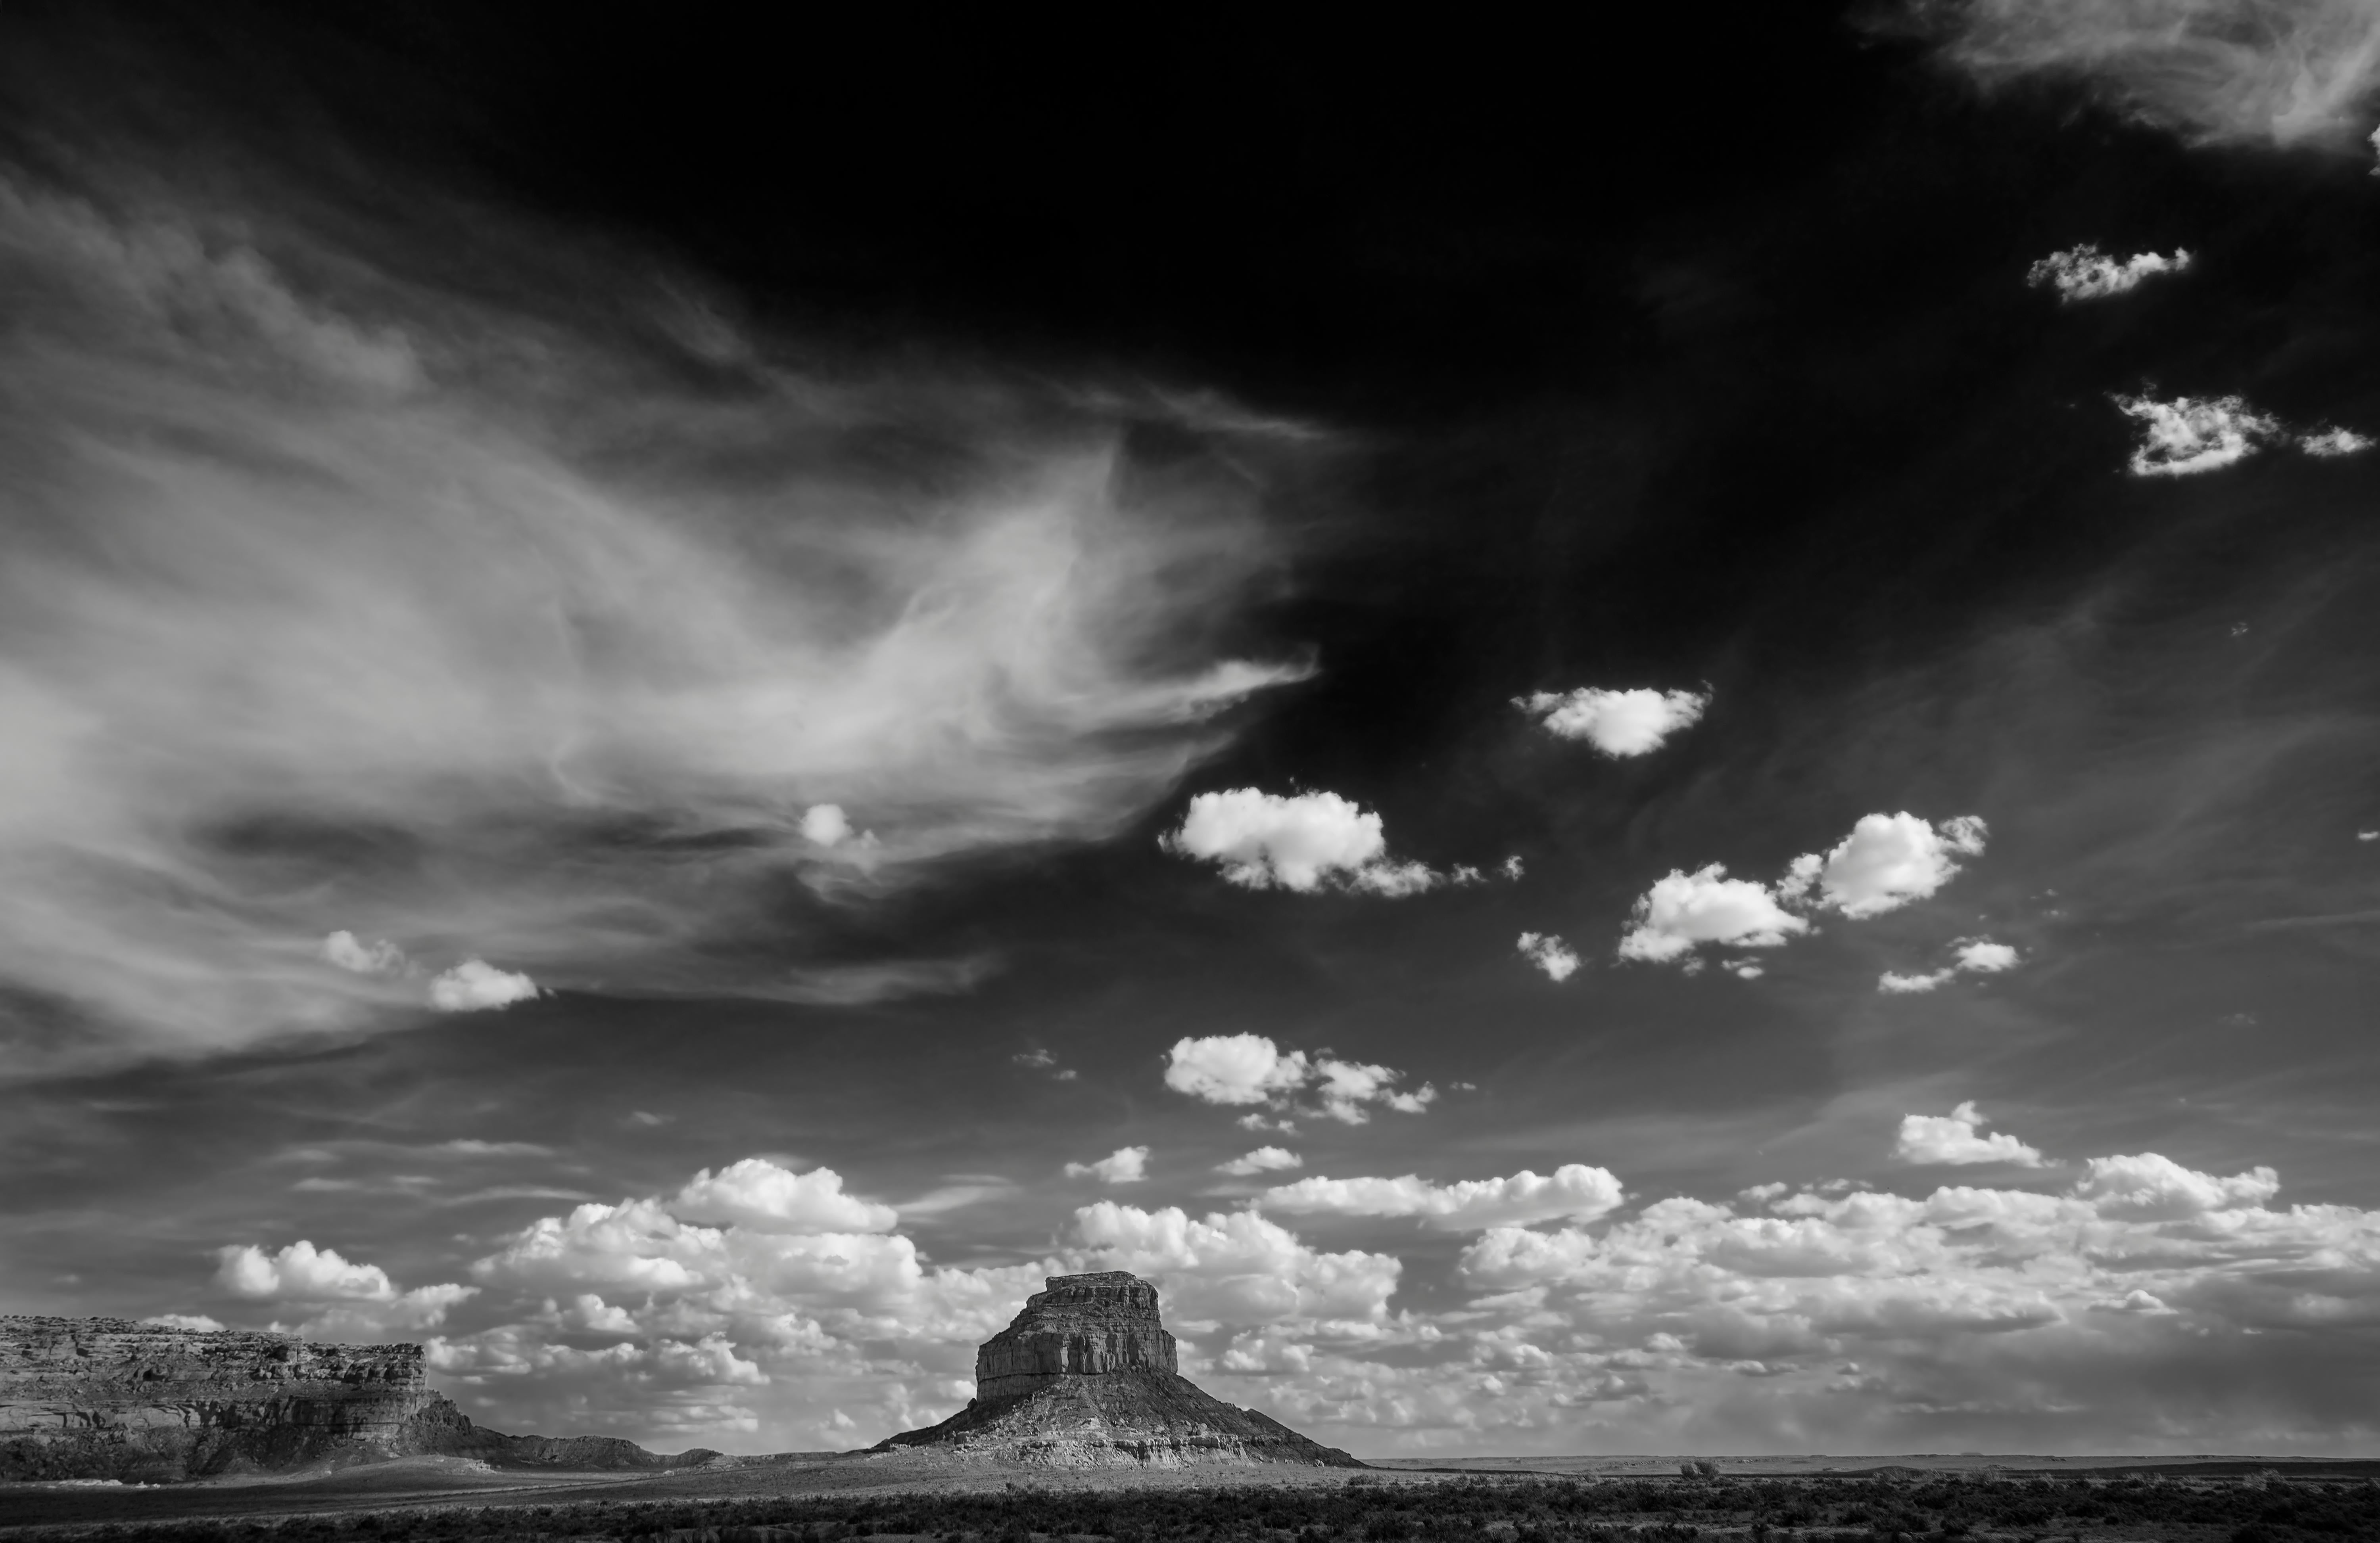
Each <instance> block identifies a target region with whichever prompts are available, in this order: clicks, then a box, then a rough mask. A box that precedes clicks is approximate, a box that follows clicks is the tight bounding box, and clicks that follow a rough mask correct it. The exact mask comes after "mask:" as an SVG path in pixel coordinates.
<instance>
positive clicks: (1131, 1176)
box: [1066, 1147, 1148, 1184]
mask: <svg viewBox="0 0 2380 1543" xmlns="http://www.w3.org/2000/svg"><path fill="white" fill-rule="evenodd" d="M1066 1176H1067V1177H1068V1178H1095V1179H1098V1180H1099V1182H1100V1183H1101V1184H1138V1183H1139V1182H1140V1181H1141V1180H1143V1179H1145V1178H1147V1176H1148V1149H1147V1147H1118V1148H1116V1150H1115V1151H1111V1152H1110V1153H1108V1154H1107V1155H1106V1156H1105V1157H1102V1158H1100V1159H1099V1161H1098V1162H1096V1163H1067V1164H1066Z"/></svg>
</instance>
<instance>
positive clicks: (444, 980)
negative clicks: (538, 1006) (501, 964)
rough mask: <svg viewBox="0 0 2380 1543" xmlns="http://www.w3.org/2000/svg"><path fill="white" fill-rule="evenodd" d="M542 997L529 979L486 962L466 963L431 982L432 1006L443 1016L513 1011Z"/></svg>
mask: <svg viewBox="0 0 2380 1543" xmlns="http://www.w3.org/2000/svg"><path fill="white" fill-rule="evenodd" d="M536 995H538V989H537V982H535V981H532V980H530V979H529V978H528V976H526V975H519V974H515V973H513V972H512V971H509V970H498V969H497V968H496V967H495V966H494V965H492V964H490V963H488V962H487V961H486V960H485V959H465V960H464V961H463V962H462V963H461V964H458V965H456V966H455V968H454V969H452V970H447V971H445V972H444V973H443V974H441V975H438V976H436V977H434V978H432V979H431V982H430V1005H431V1007H435V1008H437V1009H438V1010H439V1011H440V1012H442V1013H477V1012H485V1011H487V1010H488V1009H490V1008H492V1007H511V1006H512V1005H513V1004H514V1003H516V1002H527V1001H529V1000H531V999H532V998H534V997H535V996H536Z"/></svg>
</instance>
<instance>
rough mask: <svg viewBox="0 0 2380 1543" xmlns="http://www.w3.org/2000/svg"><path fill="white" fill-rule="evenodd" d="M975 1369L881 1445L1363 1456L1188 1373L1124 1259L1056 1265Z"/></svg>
mask: <svg viewBox="0 0 2380 1543" xmlns="http://www.w3.org/2000/svg"><path fill="white" fill-rule="evenodd" d="M975 1380H976V1396H975V1399H974V1401H973V1402H972V1403H970V1404H968V1405H967V1406H966V1407H965V1408H964V1409H962V1410H960V1411H959V1412H958V1413H957V1414H955V1415H953V1416H951V1417H950V1418H949V1419H946V1420H944V1421H943V1422H942V1423H941V1424H940V1425H937V1426H932V1427H929V1428H926V1429H924V1430H908V1431H904V1432H902V1433H901V1434H900V1435H898V1436H894V1437H892V1438H890V1439H889V1440H887V1441H884V1442H882V1443H881V1444H880V1445H879V1446H878V1447H877V1448H876V1450H877V1451H879V1452H890V1451H893V1450H896V1449H898V1448H902V1447H916V1448H927V1449H940V1450H942V1451H945V1452H948V1453H952V1454H953V1455H956V1456H961V1457H969V1458H977V1459H982V1460H986V1461H997V1462H1006V1463H1024V1464H1032V1465H1044V1466H1050V1467H1099V1468H1107V1467H1160V1468H1180V1467H1189V1466H1193V1465H1206V1464H1247V1463H1264V1464H1290V1465H1297V1466H1300V1467H1336V1468H1360V1467H1363V1466H1364V1465H1363V1464H1362V1463H1359V1462H1357V1461H1356V1460H1355V1459H1354V1458H1353V1457H1350V1456H1349V1455H1347V1453H1343V1452H1341V1451H1339V1450H1338V1449H1337V1448H1335V1447H1326V1446H1323V1445H1322V1444H1321V1443H1319V1442H1318V1441H1309V1440H1307V1439H1306V1438H1305V1437H1304V1436H1301V1435H1299V1434H1298V1433H1297V1432H1296V1431H1294V1430H1292V1429H1290V1428H1289V1427H1287V1426H1285V1425H1282V1424H1281V1422H1280V1421H1278V1420H1275V1419H1272V1418H1270V1417H1269V1416H1264V1415H1260V1414H1258V1413H1257V1412H1256V1411H1255V1410H1253V1409H1242V1408H1239V1407H1236V1406H1235V1405H1233V1404H1226V1403H1224V1402H1223V1401H1222V1400H1221V1399H1219V1398H1216V1397H1214V1396H1212V1395H1211V1394H1209V1393H1207V1392H1203V1391H1202V1390H1201V1389H1200V1388H1199V1387H1198V1385H1197V1384H1196V1383H1195V1382H1193V1381H1191V1380H1189V1379H1188V1378H1186V1377H1184V1376H1183V1375H1182V1374H1181V1372H1180V1371H1179V1370H1177V1369H1176V1363H1175V1356H1174V1349H1173V1336H1172V1334H1169V1333H1167V1332H1165V1328H1164V1325H1163V1324H1162V1323H1161V1322H1160V1320H1159V1318H1158V1308H1157V1288H1156V1287H1155V1286H1152V1285H1150V1284H1148V1283H1147V1281H1144V1280H1141V1279H1140V1278H1139V1277H1137V1276H1135V1275H1129V1274H1126V1273H1124V1272H1122V1271H1109V1272H1105V1273H1103V1274H1097V1275H1052V1276H1050V1280H1049V1288H1048V1289H1047V1290H1044V1291H1038V1292H1036V1293H1034V1294H1033V1296H1031V1297H1029V1298H1028V1299H1027V1300H1026V1304H1025V1310H1024V1311H1023V1312H1021V1313H1018V1314H1017V1315H1016V1320H1015V1321H1014V1322H1013V1323H1011V1324H1010V1325H1009V1326H1008V1327H1007V1328H1005V1329H1003V1330H1002V1331H1001V1332H999V1333H997V1334H995V1335H993V1336H992V1337H991V1338H990V1339H989V1340H987V1341H985V1342H984V1344H983V1347H982V1348H981V1349H979V1350H977V1352H976V1358H975Z"/></svg>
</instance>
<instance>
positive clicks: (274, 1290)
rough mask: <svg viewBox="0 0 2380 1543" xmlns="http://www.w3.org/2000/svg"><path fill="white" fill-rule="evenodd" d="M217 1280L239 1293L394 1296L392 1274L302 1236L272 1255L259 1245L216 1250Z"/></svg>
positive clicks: (380, 1298) (303, 1296) (310, 1297)
mask: <svg viewBox="0 0 2380 1543" xmlns="http://www.w3.org/2000/svg"><path fill="white" fill-rule="evenodd" d="M218 1256H219V1257H220V1259H221V1260H222V1261H223V1262H222V1263H221V1264H220V1265H219V1266H218V1267H217V1269H216V1271H215V1280H216V1282H217V1284H220V1285H222V1286H223V1288H224V1289H225V1290H226V1291H229V1292H232V1293H233V1294H235V1295H237V1296H256V1297H268V1296H293V1297H297V1298H301V1299H308V1300H321V1299H323V1298H330V1297H348V1298H353V1299H356V1300H358V1301H366V1302H385V1301H387V1300H389V1299H390V1298H391V1297H393V1296H395V1295H396V1288H395V1286H394V1285H392V1284H390V1283H389V1278H388V1272H386V1271H384V1270H383V1269H382V1268H381V1267H380V1266H378V1265H376V1264H350V1263H348V1262H347V1261H346V1260H344V1259H342V1258H340V1257H339V1254H338V1251H337V1250H336V1249H334V1248H315V1247H314V1245H313V1244H311V1243H310V1242H306V1241H304V1240H303V1239H301V1240H299V1241H298V1242H296V1243H292V1244H290V1245H288V1246H287V1247H285V1248H283V1249H282V1250H281V1251H280V1252H279V1253H277V1254H268V1253H266V1252H265V1251H264V1250H263V1249H261V1248H258V1247H256V1245H254V1244H252V1243H250V1244H243V1245H239V1246H237V1247H233V1248H223V1249H220V1250H218Z"/></svg>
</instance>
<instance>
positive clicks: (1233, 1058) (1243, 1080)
mask: <svg viewBox="0 0 2380 1543" xmlns="http://www.w3.org/2000/svg"><path fill="white" fill-rule="evenodd" d="M1313 1069H1314V1068H1313V1067H1312V1066H1311V1064H1310V1063H1308V1062H1307V1060H1306V1058H1305V1052H1304V1051H1302V1050H1292V1051H1288V1052H1286V1053H1284V1052H1283V1051H1282V1050H1281V1047H1280V1046H1279V1045H1276V1044H1275V1043H1273V1042H1272V1041H1271V1040H1269V1039H1268V1038H1266V1037H1265V1036H1264V1035H1262V1034H1208V1035H1205V1036H1203V1037H1200V1038H1196V1039H1193V1038H1190V1037H1188V1036H1186V1035H1185V1036H1184V1037H1183V1038H1182V1039H1179V1040H1176V1041H1175V1042H1174V1043H1173V1048H1172V1050H1170V1051H1168V1052H1166V1055H1165V1085H1166V1086H1167V1087H1169V1088H1171V1089H1172V1090H1173V1091H1175V1092H1179V1093H1188V1094H1189V1095H1190V1096H1191V1097H1193V1098H1197V1099H1204V1100H1206V1101H1207V1102H1208V1103H1265V1102H1267V1101H1268V1100H1270V1099H1273V1098H1276V1097H1279V1096H1280V1095H1281V1094H1283V1093H1288V1092H1293V1091H1296V1090H1297V1089H1299V1088H1302V1087H1304V1086H1305V1080H1306V1079H1307V1078H1308V1077H1309V1076H1311V1075H1312V1074H1313Z"/></svg>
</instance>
